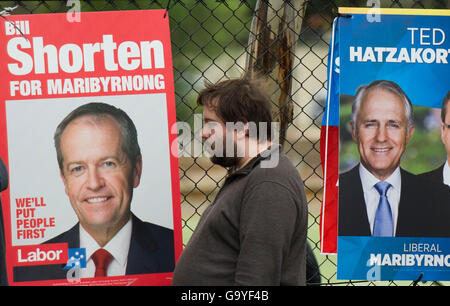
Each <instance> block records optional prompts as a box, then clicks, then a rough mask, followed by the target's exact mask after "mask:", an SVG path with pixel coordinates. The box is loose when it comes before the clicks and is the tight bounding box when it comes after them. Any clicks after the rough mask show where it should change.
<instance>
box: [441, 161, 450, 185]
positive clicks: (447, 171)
mask: <svg viewBox="0 0 450 306" xmlns="http://www.w3.org/2000/svg"><path fill="white" fill-rule="evenodd" d="M442 175H443V177H444V184H446V185H448V186H449V187H450V165H449V164H448V160H447V161H446V162H445V165H444V171H443V173H442Z"/></svg>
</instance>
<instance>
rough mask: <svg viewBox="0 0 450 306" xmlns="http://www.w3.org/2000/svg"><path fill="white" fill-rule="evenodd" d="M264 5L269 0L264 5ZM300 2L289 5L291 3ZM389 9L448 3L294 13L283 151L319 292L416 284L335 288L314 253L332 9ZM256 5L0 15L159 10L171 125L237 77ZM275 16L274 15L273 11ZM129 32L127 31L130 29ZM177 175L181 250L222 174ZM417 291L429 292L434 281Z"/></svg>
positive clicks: (320, 2) (184, 170) (327, 0)
mask: <svg viewBox="0 0 450 306" xmlns="http://www.w3.org/2000/svg"><path fill="white" fill-rule="evenodd" d="M266 1H267V2H268V3H269V5H271V3H273V2H276V1H268V0H266ZM295 1H299V0H292V1H291V2H295ZM376 3H378V4H379V5H380V7H394V8H430V9H431V8H433V9H445V8H449V6H450V3H449V1H448V0H420V1H413V0H380V1H366V0H363V1H362V0H310V1H305V3H304V7H302V8H301V9H302V10H303V9H304V12H302V13H301V12H300V11H297V12H296V18H301V19H302V20H301V21H302V25H301V28H300V29H299V30H298V31H299V32H298V33H296V34H297V35H298V40H297V43H296V49H295V54H294V69H292V71H291V74H292V75H291V76H292V90H291V93H290V98H291V100H292V101H293V118H292V120H291V122H290V123H289V125H288V127H287V131H286V134H285V137H284V139H283V140H284V144H283V150H284V152H285V153H286V154H287V155H288V156H289V158H290V159H291V161H292V162H293V163H294V165H295V166H296V167H297V169H298V171H299V173H300V175H301V177H302V178H303V180H304V184H305V188H306V192H307V201H308V207H309V228H308V243H309V244H310V245H311V247H312V249H313V251H314V253H315V255H316V258H317V261H318V264H319V269H320V275H321V283H322V284H323V285H378V284H383V285H411V284H414V285H416V284H417V283H416V282H399V281H395V282H393V281H392V282H368V281H339V280H337V279H336V268H337V265H336V256H333V255H321V254H320V252H319V246H320V244H319V214H320V205H321V200H322V191H323V190H322V167H321V164H320V153H319V137H320V127H321V121H322V115H323V110H324V105H325V98H326V90H327V88H326V81H327V59H328V46H329V41H330V37H331V25H332V22H333V19H334V17H336V15H337V9H338V7H339V6H355V7H361V6H372V5H375V4H376ZM256 4H257V1H256V0H243V1H238V0H203V1H193V0H172V1H170V0H164V1H162V0H155V1H144V0H142V1H140V0H120V1H113V0H96V1H91V0H87V1H0V10H3V9H5V8H6V7H16V8H15V9H14V10H13V12H12V14H35V13H57V12H67V11H68V10H70V9H73V8H74V7H76V6H78V8H79V9H80V11H82V12H88V11H110V10H140V9H166V10H167V11H168V15H169V21H170V27H171V40H172V54H173V71H174V80H175V95H176V108H177V120H178V121H184V122H189V123H190V124H191V125H192V124H193V123H194V115H195V114H197V113H201V109H200V108H199V107H198V106H197V105H196V97H197V93H198V91H199V90H201V89H202V88H203V86H204V81H205V80H206V81H210V82H216V81H219V80H222V79H224V78H233V77H239V76H241V75H242V74H243V72H244V70H245V59H246V57H247V54H248V52H249V50H248V40H249V35H250V34H251V23H252V18H253V16H254V10H255V6H256ZM273 9H275V8H273ZM129 30H130V31H132V30H133V29H129ZM194 133H195V131H194ZM179 175H180V187H181V210H182V228H183V243H184V244H186V243H187V242H188V241H189V238H190V237H191V234H192V233H193V231H194V229H195V227H196V224H197V222H198V220H199V218H200V216H201V215H202V213H203V211H204V209H205V208H206V207H207V206H208V205H209V204H210V203H211V202H212V201H213V200H214V197H215V195H216V193H217V192H218V190H219V189H220V186H221V183H222V182H223V180H224V177H225V175H226V171H225V170H224V169H223V168H221V167H218V166H215V165H213V164H211V162H210V161H209V159H208V158H206V157H180V160H179ZM419 284H426V285H435V284H438V285H439V284H440V283H437V282H427V283H422V282H419Z"/></svg>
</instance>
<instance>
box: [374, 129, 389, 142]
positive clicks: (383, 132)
mask: <svg viewBox="0 0 450 306" xmlns="http://www.w3.org/2000/svg"><path fill="white" fill-rule="evenodd" d="M376 137H377V141H378V142H385V141H386V139H387V129H386V127H384V126H380V127H378V128H377V134H376Z"/></svg>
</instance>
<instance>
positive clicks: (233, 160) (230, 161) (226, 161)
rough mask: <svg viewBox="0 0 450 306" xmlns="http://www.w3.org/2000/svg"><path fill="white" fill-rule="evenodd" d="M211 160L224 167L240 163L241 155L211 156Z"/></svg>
mask: <svg viewBox="0 0 450 306" xmlns="http://www.w3.org/2000/svg"><path fill="white" fill-rule="evenodd" d="M210 160H211V162H212V163H213V164H216V165H219V166H222V167H224V168H229V167H234V166H236V165H237V164H238V163H239V157H225V156H221V157H218V156H215V155H213V156H211V157H210Z"/></svg>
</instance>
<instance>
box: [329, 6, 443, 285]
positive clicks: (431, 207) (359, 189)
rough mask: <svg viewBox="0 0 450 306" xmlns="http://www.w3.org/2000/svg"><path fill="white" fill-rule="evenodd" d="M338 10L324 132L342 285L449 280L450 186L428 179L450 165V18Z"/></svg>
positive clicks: (435, 13)
mask: <svg viewBox="0 0 450 306" xmlns="http://www.w3.org/2000/svg"><path fill="white" fill-rule="evenodd" d="M339 13H340V14H339V17H338V18H337V19H336V20H335V22H334V29H333V39H334V40H333V39H332V43H331V44H330V50H331V49H332V50H331V51H330V59H329V61H330V63H329V83H328V84H329V85H328V86H329V87H328V90H329V94H328V100H327V110H326V112H325V116H324V121H323V127H322V146H321V148H322V160H323V165H324V170H326V171H327V173H326V174H324V176H325V177H324V188H325V186H326V188H327V189H326V190H324V197H325V199H324V202H323V210H322V219H321V222H322V237H321V238H322V251H323V252H325V253H336V252H337V255H338V256H337V260H338V273H337V277H338V279H363V280H364V279H367V280H418V279H422V280H450V225H449V223H448V221H446V220H448V218H449V217H450V208H449V207H450V187H449V186H447V185H445V184H444V182H443V180H442V179H440V180H439V179H437V180H436V179H432V178H430V177H429V175H425V173H428V172H430V171H432V170H434V169H437V168H440V167H441V166H442V165H443V164H445V162H446V160H447V152H446V150H445V146H444V144H443V141H444V138H443V137H441V135H442V133H445V132H446V130H445V129H446V128H447V127H445V125H444V123H443V122H442V120H441V107H442V103H443V101H445V100H446V98H445V97H446V96H447V94H448V92H449V90H450V79H449V78H448V76H447V75H448V72H449V65H450V64H449V62H450V13H449V12H448V11H447V10H404V9H373V8H372V9H365V8H340V10H339ZM337 148H339V149H337ZM338 151H339V153H337V152H338ZM337 154H338V157H337ZM324 162H326V164H325V163H324ZM325 192H326V193H325Z"/></svg>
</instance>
